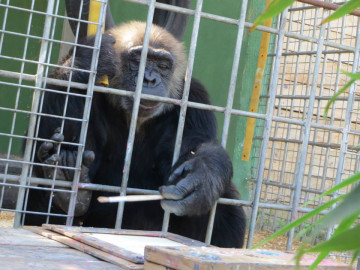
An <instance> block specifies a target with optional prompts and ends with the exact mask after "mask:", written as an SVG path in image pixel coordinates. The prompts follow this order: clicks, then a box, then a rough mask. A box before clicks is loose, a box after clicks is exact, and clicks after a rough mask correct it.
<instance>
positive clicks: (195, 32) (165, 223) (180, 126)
mask: <svg viewBox="0 0 360 270" xmlns="http://www.w3.org/2000/svg"><path fill="white" fill-rule="evenodd" d="M202 5H203V0H198V1H197V3H196V9H195V15H194V25H193V31H192V35H191V42H190V52H189V58H188V64H187V68H186V75H185V84H184V92H183V96H182V99H181V103H180V106H181V109H180V116H179V123H178V129H177V133H176V140H175V149H174V155H173V161H172V163H173V164H175V162H176V160H177V159H178V158H179V155H180V150H181V142H182V136H183V130H184V125H185V117H186V110H187V105H188V99H189V92H190V83H191V76H192V71H193V67H194V59H195V51H196V45H197V38H198V34H199V27H200V19H201V10H202ZM169 220H170V213H169V212H168V211H165V213H164V219H163V224H162V231H167V230H168V227H169Z"/></svg>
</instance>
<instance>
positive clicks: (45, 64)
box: [0, 55, 96, 74]
mask: <svg viewBox="0 0 360 270" xmlns="http://www.w3.org/2000/svg"><path fill="white" fill-rule="evenodd" d="M1 58H3V59H7V60H14V61H17V62H21V63H29V64H35V65H39V64H40V63H39V61H35V60H29V59H23V58H18V57H13V56H6V55H0V59H1ZM41 65H44V66H48V67H54V68H61V69H68V70H71V71H80V72H85V73H89V74H91V73H96V71H89V70H86V69H80V68H74V67H66V66H60V65H55V64H50V63H45V62H44V63H41Z"/></svg>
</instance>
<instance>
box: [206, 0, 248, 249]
mask: <svg viewBox="0 0 360 270" xmlns="http://www.w3.org/2000/svg"><path fill="white" fill-rule="evenodd" d="M247 4H248V0H243V1H242V4H241V10H240V18H239V22H238V34H237V39H236V45H235V54H234V61H233V65H232V69H231V70H232V71H231V78H230V87H229V93H228V99H227V103H226V108H225V120H224V126H223V133H222V139H221V146H222V147H223V148H225V149H226V142H227V138H228V133H229V126H230V118H231V109H232V106H233V103H234V95H235V89H236V80H237V75H238V71H239V63H240V55H241V47H242V41H243V36H244V28H245V18H246V11H247ZM216 205H217V203H215V205H214V206H213V207H212V209H211V212H210V217H209V223H208V227H207V231H206V237H205V243H207V244H210V242H211V236H212V231H213V227H214V221H215V213H216Z"/></svg>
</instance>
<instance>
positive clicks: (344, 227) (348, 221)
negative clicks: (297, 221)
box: [296, 195, 360, 240]
mask: <svg viewBox="0 0 360 270" xmlns="http://www.w3.org/2000/svg"><path fill="white" fill-rule="evenodd" d="M344 196H345V198H347V196H348V195H344ZM328 214H329V213H328ZM328 214H327V215H328ZM359 214H360V210H357V209H355V210H354V211H352V213H351V214H350V215H349V216H348V217H346V218H344V219H343V220H342V221H341V222H340V224H339V226H338V227H337V228H336V230H335V231H334V233H333V236H335V235H337V234H339V233H341V232H343V231H345V230H347V229H349V228H350V227H351V225H352V224H353V223H354V222H355V221H356V220H357V219H358V217H359ZM327 215H325V216H323V217H321V218H319V219H318V220H317V221H316V222H314V223H311V224H310V225H309V226H306V228H304V229H302V230H301V231H300V232H299V233H298V234H297V235H296V239H297V240H299V239H300V237H301V236H303V235H304V233H306V232H307V231H309V230H310V229H311V228H313V227H315V226H317V225H319V224H321V223H323V222H324V219H325V218H326V217H327ZM325 225H327V224H326V222H325ZM327 226H330V225H327ZM321 228H323V226H321ZM312 234H313V235H314V236H315V235H316V234H317V232H313V233H312Z"/></svg>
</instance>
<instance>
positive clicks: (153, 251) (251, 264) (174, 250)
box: [144, 246, 352, 270]
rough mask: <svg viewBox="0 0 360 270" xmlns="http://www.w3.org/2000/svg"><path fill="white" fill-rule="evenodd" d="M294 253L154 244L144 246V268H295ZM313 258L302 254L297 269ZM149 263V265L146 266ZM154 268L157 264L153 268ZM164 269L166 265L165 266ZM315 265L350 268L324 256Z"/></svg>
mask: <svg viewBox="0 0 360 270" xmlns="http://www.w3.org/2000/svg"><path fill="white" fill-rule="evenodd" d="M293 256H294V254H293V253H290V252H283V251H275V250H264V249H254V250H251V249H250V250H246V249H226V248H216V247H154V246H147V247H146V249H145V261H146V262H150V264H145V267H144V269H145V270H152V269H154V268H151V267H153V266H154V264H155V265H156V264H159V265H161V266H163V267H168V268H170V269H177V270H187V269H189V270H190V269H191V270H193V269H198V270H205V269H206V270H210V269H216V270H233V269H237V270H243V269H244V270H245V269H246V270H269V269H272V270H274V269H279V270H287V269H296V267H295V262H294V260H293ZM314 260H315V257H314V256H309V255H305V256H304V257H303V259H302V261H301V267H300V268H299V269H302V270H305V269H308V268H309V265H311V263H313V262H314ZM147 265H149V268H147ZM155 269H156V268H155ZM164 269H167V268H164ZM317 269H322V270H335V269H339V270H340V269H352V268H351V267H350V266H349V265H347V264H343V263H338V262H334V261H332V260H327V259H326V260H324V261H323V262H322V263H321V264H320V266H319V267H318V268H317Z"/></svg>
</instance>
